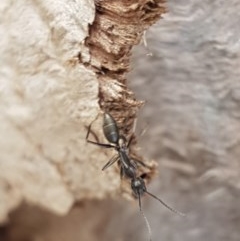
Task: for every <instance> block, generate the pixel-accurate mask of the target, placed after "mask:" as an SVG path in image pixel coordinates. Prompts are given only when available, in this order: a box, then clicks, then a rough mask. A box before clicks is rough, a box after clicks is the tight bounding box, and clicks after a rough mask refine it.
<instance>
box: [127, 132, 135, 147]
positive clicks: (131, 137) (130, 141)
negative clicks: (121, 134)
mask: <svg viewBox="0 0 240 241" xmlns="http://www.w3.org/2000/svg"><path fill="white" fill-rule="evenodd" d="M133 138H134V134H133V133H132V135H131V136H130V139H129V141H128V144H127V148H129V146H130V145H131V143H132V140H133Z"/></svg>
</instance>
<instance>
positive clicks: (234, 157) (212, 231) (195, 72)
mask: <svg viewBox="0 0 240 241" xmlns="http://www.w3.org/2000/svg"><path fill="white" fill-rule="evenodd" d="M167 4H168V9H169V13H167V14H165V15H164V19H163V20H161V21H160V22H159V23H158V24H156V25H155V26H154V28H152V29H151V31H149V32H147V43H148V49H149V50H148V49H146V48H145V47H144V46H142V47H141V48H138V49H136V52H135V56H134V62H135V64H134V75H131V76H130V77H129V79H130V80H131V81H130V83H131V85H132V88H133V89H134V90H135V91H136V92H137V93H138V95H139V98H141V99H146V100H147V104H146V106H145V108H144V111H143V115H142V122H143V123H144V122H147V123H149V124H148V125H149V128H148V130H147V132H146V133H145V135H144V136H143V137H142V138H141V139H142V143H141V147H142V150H143V153H144V154H145V155H149V156H150V157H153V158H154V159H157V160H159V171H160V177H159V178H158V179H157V180H156V182H155V184H154V185H153V186H152V187H151V188H150V190H151V191H152V192H153V193H155V194H156V195H159V196H160V197H162V198H164V199H165V201H167V202H168V203H169V204H171V205H174V206H175V207H177V208H178V209H179V210H182V211H185V212H186V213H187V214H188V216H187V218H186V219H184V220H183V219H182V218H179V217H177V216H174V215H172V213H170V212H169V211H168V210H166V209H164V207H162V206H159V204H158V203H156V202H155V201H154V200H150V199H145V200H144V202H143V204H144V210H145V212H146V215H147V216H148V218H149V221H150V223H151V226H152V229H153V230H152V232H153V240H156V241H157V240H161V241H171V240H172V241H192V240H195V241H202V240H209V241H226V240H229V241H239V236H240V232H239V220H240V215H239V191H238V189H239V160H238V150H239V148H238V138H239V134H238V133H239V131H238V129H239V121H238V116H239V108H238V100H239V98H238V89H239V88H238V87H239V86H238V82H239V81H238V76H239V74H238V72H239V49H240V48H239V39H240V36H239V31H238V29H239V22H240V16H239V12H240V4H239V1H238V0H231V1H223V0H203V1H199V0H169V1H168V3H167ZM149 51H150V52H152V54H153V56H152V57H148V56H147V55H148V54H149ZM140 123H141V121H140ZM22 213H24V215H26V216H28V215H33V214H36V220H35V222H33V221H32V219H31V222H27V225H25V226H24V221H26V218H25V217H23V215H21V214H22ZM39 215H46V216H47V218H46V219H44V218H43V219H42V220H47V221H48V223H47V225H46V224H45V223H44V224H43V223H42V221H39V219H38V217H39ZM48 215H49V214H43V213H40V214H38V211H37V210H35V211H34V212H33V211H32V210H29V208H23V209H22V210H20V211H19V212H16V213H14V214H13V215H12V216H11V220H14V221H15V222H14V223H12V226H11V229H10V231H9V230H8V231H5V230H3V232H2V233H3V235H4V233H5V234H6V235H5V237H8V238H9V239H8V240H11V241H12V240H14V241H19V240H26V239H27V238H26V237H28V239H29V240H36V239H40V240H47V241H48V240H49V241H50V240H51V241H55V240H56V241H59V237H61V238H62V239H64V240H69V239H70V237H71V238H72V239H71V240H74V241H75V240H84V241H93V240H94V241H95V240H107V241H108V240H116V241H123V240H126V241H127V240H132V241H134V240H138V241H139V240H146V239H147V237H146V235H147V231H146V228H145V226H144V222H143V220H142V219H141V218H140V216H139V213H138V207H137V204H136V205H135V206H133V205H131V204H129V203H127V202H125V201H123V200H119V202H113V201H105V202H88V203H85V204H84V205H83V206H81V207H76V209H74V210H72V212H71V213H70V214H69V215H68V216H66V217H64V218H59V217H53V216H51V215H50V218H49V217H48ZM80 225H81V227H80ZM83 226H84V227H83ZM30 229H31V230H33V232H32V234H31V238H29V230H30ZM24 230H25V232H26V236H24V235H23V236H20V233H21V234H23V231H24ZM19 237H21V239H19Z"/></svg>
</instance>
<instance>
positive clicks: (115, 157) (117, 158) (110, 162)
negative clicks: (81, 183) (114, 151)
mask: <svg viewBox="0 0 240 241" xmlns="http://www.w3.org/2000/svg"><path fill="white" fill-rule="evenodd" d="M118 160H119V155H115V156H113V157H112V158H111V159H110V161H109V162H107V163H106V164H105V165H104V167H103V168H102V171H104V170H105V169H107V168H108V167H110V166H111V165H112V164H113V163H114V162H116V161H118Z"/></svg>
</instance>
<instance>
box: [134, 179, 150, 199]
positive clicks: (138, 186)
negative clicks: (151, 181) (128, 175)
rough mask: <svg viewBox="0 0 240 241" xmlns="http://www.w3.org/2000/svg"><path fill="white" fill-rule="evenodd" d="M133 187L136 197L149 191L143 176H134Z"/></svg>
mask: <svg viewBox="0 0 240 241" xmlns="http://www.w3.org/2000/svg"><path fill="white" fill-rule="evenodd" d="M131 187H132V190H133V194H134V195H135V196H136V197H139V195H140V196H141V195H142V194H143V193H144V192H146V191H147V188H146V185H145V182H144V180H143V179H142V178H141V177H137V178H133V179H132V181H131Z"/></svg>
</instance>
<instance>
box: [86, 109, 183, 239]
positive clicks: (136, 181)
mask: <svg viewBox="0 0 240 241" xmlns="http://www.w3.org/2000/svg"><path fill="white" fill-rule="evenodd" d="M90 131H91V124H90V126H89V127H88V132H87V136H86V140H87V142H89V143H91V144H95V145H98V146H101V147H105V148H114V149H115V150H116V151H117V152H118V155H115V156H113V157H112V158H111V159H110V160H109V161H108V162H107V163H106V164H105V165H104V167H103V168H102V170H105V169H106V168H108V167H109V166H111V165H112V164H114V163H115V162H118V163H119V164H120V173H121V177H123V176H125V177H127V178H129V179H131V188H132V191H133V194H134V196H135V197H136V198H138V201H139V209H140V212H141V214H142V215H143V218H144V220H145V222H146V226H147V228H148V232H149V236H150V241H151V240H152V239H151V228H150V225H149V222H148V220H147V218H146V216H145V214H144V212H143V210H142V204H141V197H142V195H143V194H145V193H146V194H148V195H149V196H151V197H153V198H154V199H156V200H158V201H159V202H160V203H161V204H162V205H164V206H165V207H166V208H167V209H169V210H170V211H172V212H174V213H176V214H178V215H180V216H185V214H183V213H181V212H178V211H177V210H175V209H174V208H172V207H170V206H168V205H167V204H166V203H165V202H164V201H162V200H161V199H160V198H158V197H157V196H155V195H153V194H152V193H150V192H148V191H147V188H146V185H145V182H144V179H143V178H141V177H138V176H137V165H136V162H139V163H140V164H141V165H143V166H146V165H145V164H144V163H142V162H141V161H138V160H135V159H134V160H133V159H132V158H131V157H130V155H129V146H130V144H131V142H132V139H133V135H132V136H131V137H130V139H129V141H128V142H127V140H126V138H125V137H124V136H122V135H120V134H119V128H118V126H117V123H116V121H115V120H114V118H113V117H112V116H111V115H110V114H108V113H104V120H103V133H104V136H105V137H106V139H107V140H108V142H109V144H104V143H99V142H93V141H90V140H88V137H89V133H90Z"/></svg>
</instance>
